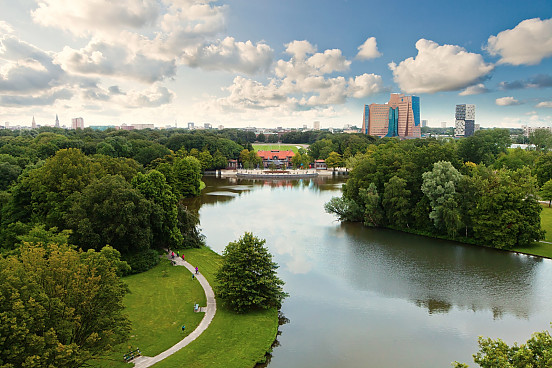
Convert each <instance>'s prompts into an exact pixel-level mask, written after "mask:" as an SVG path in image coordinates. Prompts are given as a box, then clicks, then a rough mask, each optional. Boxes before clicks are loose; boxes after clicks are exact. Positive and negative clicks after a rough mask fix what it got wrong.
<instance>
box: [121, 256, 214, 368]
mask: <svg viewBox="0 0 552 368" xmlns="http://www.w3.org/2000/svg"><path fill="white" fill-rule="evenodd" d="M169 259H170V257H169ZM173 261H175V262H176V264H177V265H178V266H184V267H186V268H187V269H188V270H189V271H190V272H192V273H195V267H194V266H192V265H191V264H189V263H188V262H186V261H184V260H183V259H182V258H180V257H175V258H174V260H173ZM200 272H201V270H200ZM195 276H196V279H197V280H199V283H200V284H201V286H202V287H203V290H205V296H206V297H207V308H203V307H202V308H201V311H205V316H204V317H203V319H202V320H201V322H200V323H199V326H197V328H196V329H195V330H193V331H192V333H191V334H189V335H188V336H186V337H185V338H184V339H182V340H181V341H179V342H178V343H176V344H175V345H173V346H172V347H170V348H169V349H167V350H165V351H164V352H162V353H160V354H158V355H156V356H154V357H146V356H140V357H138V358H136V359H134V360H132V363H134V367H135V368H146V367H150V366H152V365H154V364H155V363H158V362H160V361H161V360H163V359H165V358H166V357H168V356H169V355H172V354H174V353H176V352H177V351H178V350H180V349H182V348H183V347H184V346H186V345H188V344H189V343H191V342H192V341H194V340H195V339H196V338H197V337H198V336H199V335H201V333H202V332H203V331H205V330H206V329H207V327H208V326H209V324H210V323H211V321H212V320H213V318H214V317H215V313H216V311H217V303H216V301H215V293H214V292H213V289H212V288H211V285H209V283H208V282H207V279H205V277H203V275H202V274H201V273H200V274H198V275H195ZM193 307H194V306H193V305H192V304H190V308H193Z"/></svg>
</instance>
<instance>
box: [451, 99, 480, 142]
mask: <svg viewBox="0 0 552 368" xmlns="http://www.w3.org/2000/svg"><path fill="white" fill-rule="evenodd" d="M455 120H456V122H455V124H454V135H455V136H456V137H469V136H470V135H473V133H474V131H475V105H466V104H463V105H456V115H455Z"/></svg>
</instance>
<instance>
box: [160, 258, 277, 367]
mask: <svg viewBox="0 0 552 368" xmlns="http://www.w3.org/2000/svg"><path fill="white" fill-rule="evenodd" d="M185 254H186V260H187V261H188V262H190V263H191V264H193V265H197V266H198V267H199V272H201V273H202V274H203V275H204V276H205V277H206V278H207V280H208V281H209V283H210V284H211V286H214V285H215V281H214V275H215V273H216V271H217V269H218V267H219V266H220V264H221V261H222V257H220V256H219V255H218V254H216V253H214V252H213V251H211V250H209V249H207V248H204V249H194V250H188V251H186V252H185ZM277 331H278V312H277V311H276V310H275V309H272V310H268V311H259V312H254V313H247V314H236V313H234V312H232V311H230V310H228V309H226V308H224V307H223V306H222V305H221V304H220V301H219V300H217V313H216V314H215V318H214V319H213V321H212V322H211V324H210V325H209V328H207V330H206V331H205V332H203V334H201V336H199V337H198V338H197V339H196V340H195V341H193V342H192V343H190V344H189V345H188V346H186V347H185V348H184V349H182V350H180V351H178V352H177V353H175V354H173V355H171V356H170V357H168V358H166V359H164V360H163V361H161V362H159V363H157V364H156V365H154V367H155V368H177V367H178V368H179V367H183V366H188V367H194V368H202V367H209V368H217V367H220V368H249V367H253V366H255V364H256V363H257V362H259V361H261V360H262V359H263V358H264V355H265V353H266V352H267V351H268V350H269V349H270V346H271V345H272V343H273V342H274V339H275V338H276V333H277ZM184 362H185V364H184Z"/></svg>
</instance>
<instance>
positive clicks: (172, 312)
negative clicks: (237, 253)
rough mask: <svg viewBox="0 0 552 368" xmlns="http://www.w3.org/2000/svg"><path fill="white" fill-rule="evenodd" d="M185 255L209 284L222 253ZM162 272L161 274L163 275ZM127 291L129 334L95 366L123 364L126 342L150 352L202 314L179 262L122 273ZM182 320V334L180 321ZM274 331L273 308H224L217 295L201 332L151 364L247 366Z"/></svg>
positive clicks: (198, 293) (197, 289) (194, 286)
mask: <svg viewBox="0 0 552 368" xmlns="http://www.w3.org/2000/svg"><path fill="white" fill-rule="evenodd" d="M184 254H185V255H186V260H187V261H188V262H190V263H191V264H193V265H194V266H198V267H199V272H201V273H202V274H203V275H204V276H205V277H206V278H207V280H208V281H209V283H210V284H211V286H213V287H214V284H215V281H214V275H215V273H216V271H217V270H218V268H219V266H220V264H221V262H222V257H221V256H219V255H218V254H216V253H215V252H213V251H212V250H210V249H209V248H202V249H188V250H185V251H184ZM165 273H166V274H167V275H168V276H166V277H165V276H163V275H164V274H165ZM125 281H126V282H127V284H128V285H129V288H130V290H131V291H132V293H131V294H129V295H127V297H126V298H125V304H126V305H127V310H126V311H127V314H128V315H129V317H130V320H131V321H132V326H133V330H132V333H131V335H132V337H131V339H130V340H129V341H128V343H127V344H123V346H118V347H117V348H116V349H114V351H113V352H112V353H110V354H109V356H108V357H107V359H106V360H103V361H101V362H99V363H95V364H94V366H96V367H105V368H108V367H109V368H119V367H120V368H128V367H131V366H132V365H129V364H127V363H124V362H122V356H123V354H124V353H125V352H126V351H127V350H128V346H129V345H132V347H133V348H134V347H139V348H140V350H141V351H142V353H143V355H146V356H154V355H156V354H159V353H160V352H161V351H164V350H166V349H167V348H169V347H170V346H172V345H174V344H175V343H177V342H178V341H180V340H181V339H183V338H184V337H185V336H186V335H187V334H189V333H190V332H192V331H193V330H194V329H195V327H196V326H197V325H198V324H199V322H200V321H201V319H202V318H203V313H194V312H193V304H194V303H196V302H197V303H199V304H200V305H205V294H204V292H203V289H202V288H201V286H200V285H199V283H198V282H197V281H192V280H191V275H190V272H189V271H188V270H186V269H185V268H184V267H173V266H171V265H170V262H168V261H164V262H162V263H161V264H160V265H158V266H156V267H155V268H153V269H152V270H149V271H147V272H144V273H142V274H138V275H133V276H129V277H126V278H125ZM183 324H185V325H186V333H182V332H181V326H182V325H183ZM277 331H278V312H277V311H276V310H275V309H273V310H268V311H259V312H255V313H248V314H244V315H240V314H236V313H234V312H232V311H229V310H227V309H226V308H224V307H223V306H222V305H221V304H220V301H219V300H217V312H216V314H215V318H214V319H213V321H212V322H211V324H210V325H209V327H208V328H207V330H206V331H205V332H203V334H201V335H200V336H199V337H198V338H197V339H196V340H195V341H193V342H192V343H190V344H189V345H188V346H186V347H185V348H183V349H181V350H180V351H178V352H177V353H175V354H174V355H171V356H170V357H168V358H166V359H164V360H163V361H161V362H159V363H157V364H155V365H154V367H155V368H159V367H175V368H176V367H179V368H180V367H194V368H200V367H213V368H216V367H221V368H222V367H228V368H251V367H253V366H255V364H256V363H257V362H259V361H261V360H262V359H263V357H264V355H265V353H266V352H267V351H268V350H269V349H270V346H271V345H272V342H273V341H274V339H275V338H276V333H277Z"/></svg>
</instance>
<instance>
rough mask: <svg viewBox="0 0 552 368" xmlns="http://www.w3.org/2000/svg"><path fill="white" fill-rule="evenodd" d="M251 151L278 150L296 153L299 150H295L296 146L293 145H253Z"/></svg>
mask: <svg viewBox="0 0 552 368" xmlns="http://www.w3.org/2000/svg"><path fill="white" fill-rule="evenodd" d="M252 146H253V149H254V150H255V152H256V151H272V150H280V151H293V152H295V153H297V151H298V150H299V148H297V145H295V144H257V143H256V144H253V145H252Z"/></svg>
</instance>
